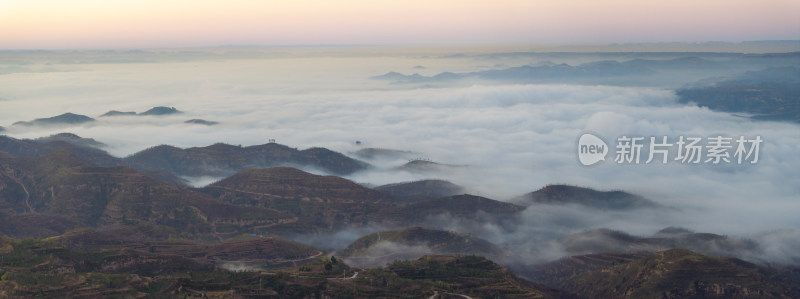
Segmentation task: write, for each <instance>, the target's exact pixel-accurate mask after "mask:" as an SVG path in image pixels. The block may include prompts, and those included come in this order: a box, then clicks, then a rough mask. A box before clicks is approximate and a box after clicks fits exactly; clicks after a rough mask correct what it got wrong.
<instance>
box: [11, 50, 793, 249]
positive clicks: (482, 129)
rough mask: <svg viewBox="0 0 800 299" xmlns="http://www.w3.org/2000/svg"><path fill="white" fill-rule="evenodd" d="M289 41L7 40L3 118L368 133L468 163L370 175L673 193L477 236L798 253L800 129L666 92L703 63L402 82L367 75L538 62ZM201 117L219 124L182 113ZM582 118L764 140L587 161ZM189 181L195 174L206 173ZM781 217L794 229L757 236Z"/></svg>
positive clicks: (341, 139)
mask: <svg viewBox="0 0 800 299" xmlns="http://www.w3.org/2000/svg"><path fill="white" fill-rule="evenodd" d="M493 50H496V51H501V50H502V49H500V50H497V49H493ZM292 51H293V50H292V49H276V50H264V51H258V50H241V51H238V52H237V51H233V52H225V51H223V50H218V49H217V50H213V51H212V50H197V51H193V52H191V53H189V52H187V53H177V52H176V51H168V52H164V53H162V54H159V55H156V54H153V53H149V54H148V53H138V54H137V53H135V52H134V53H128V52H118V53H103V54H81V53H71V52H70V53H25V52H20V53H13V55H8V56H7V57H6V58H4V59H2V61H0V68H3V72H2V74H0V107H2V108H0V119H2V122H1V123H0V126H3V127H5V128H6V130H7V131H6V132H5V134H8V135H10V136H13V137H16V138H35V137H41V136H47V135H50V134H53V133H59V132H72V133H75V134H77V135H80V136H82V137H90V138H94V139H97V140H98V141H101V142H103V143H106V144H107V145H108V148H107V150H108V151H109V152H110V153H111V154H113V155H116V156H126V155H129V154H132V153H134V152H136V151H139V150H142V149H145V148H147V147H150V146H154V145H158V144H170V145H175V146H179V147H192V146H206V145H210V144H213V143H216V142H225V143H230V144H242V145H254V144H263V143H267V140H268V139H276V141H277V142H278V143H281V144H286V145H289V146H292V147H298V148H307V147H312V146H320V147H327V148H330V149H332V150H336V151H340V152H343V153H353V152H355V151H357V150H358V149H360V148H366V147H377V148H388V149H400V150H410V151H414V152H418V153H420V158H426V159H431V160H432V161H435V162H439V163H446V164H455V165H468V166H469V167H467V168H463V169H459V170H454V171H448V172H441V173H412V172H404V171H395V170H392V169H391V168H393V167H395V166H398V165H401V164H403V163H405V162H407V160H406V159H405V158H398V159H380V160H370V161H368V162H370V163H373V164H374V165H376V166H377V168H376V169H375V170H372V171H367V172H361V173H357V174H355V175H353V176H351V177H348V178H349V179H351V180H354V181H357V182H361V183H370V184H376V185H380V184H386V183H394V182H401V181H409V180H416V179H423V178H439V179H446V180H450V181H452V182H454V183H456V184H459V185H463V186H466V187H468V188H469V189H470V190H472V192H473V193H475V194H477V195H481V196H485V197H490V198H494V199H498V200H507V199H509V198H512V197H514V196H517V195H521V194H523V193H527V192H531V191H534V190H537V189H539V188H541V187H543V186H545V185H547V184H554V183H565V184H571V185H579V186H585V187H591V188H595V189H599V190H611V189H621V190H625V191H628V192H631V193H635V194H639V195H642V196H645V197H647V198H650V199H652V200H654V201H656V202H658V203H660V204H663V205H666V206H670V207H674V208H676V209H675V210H671V211H669V212H664V213H650V212H643V213H641V212H627V213H622V214H614V213H595V212H593V211H589V210H584V209H580V208H575V209H565V208H551V209H529V210H528V211H526V212H525V215H526V217H528V218H529V219H528V220H527V221H526V222H524V225H525V227H521V228H520V229H518V230H516V231H514V232H510V233H508V232H506V233H498V234H495V236H496V237H495V238H493V239H492V238H489V240H490V241H494V242H511V243H514V242H518V241H519V240H523V239H525V238H531V237H530V236H534V235H536V236H550V234H553V233H554V234H556V235H563V234H567V233H573V232H577V231H581V230H584V229H587V228H603V227H605V228H612V229H619V230H623V231H626V232H629V233H633V234H642V235H645V234H646V235H649V234H652V233H654V232H656V231H657V230H659V229H661V228H664V227H667V226H680V227H686V228H689V229H692V230H695V231H701V232H713V233H718V234H728V235H731V236H743V237H751V238H755V237H757V236H761V237H760V240H762V241H764V242H767V241H770V242H772V243H769V244H777V245H769V246H766V248H768V250H770V252H766V253H764V254H765V255H768V254H773V255H775V256H778V255H779V254H782V255H784V256H785V255H786V254H787V253H786V252H792V251H793V252H795V253H794V254H795V257H796V255H797V254H796V252H800V241H798V234H797V233H796V231H797V229H798V228H800V217H798V216H797V215H798V212H800V184H798V182H800V171H798V169H800V155H798V152H800V128H799V127H798V125H797V124H793V123H784V122H754V121H750V120H748V119H745V118H742V117H739V116H735V115H731V114H728V113H720V112H713V111H710V110H708V109H705V108H698V107H695V106H691V105H683V104H678V103H677V101H676V99H677V97H676V95H675V93H674V92H673V88H674V87H675V86H676V83H675V81H680V80H685V81H686V82H685V83H686V84H688V83H692V82H694V81H696V80H697V79H700V78H704V77H706V74H703V73H702V72H700V74H693V75H691V76H687V77H686V78H685V79H684V78H680V77H678V78H675V77H672V80H674V81H673V82H669V83H664V82H661V81H659V80H656V79H654V80H653V82H650V84H647V86H641V84H637V85H636V86H630V85H627V84H626V85H625V86H612V85H608V84H606V85H602V86H600V85H573V84H555V83H549V84H525V83H518V82H517V83H504V82H502V81H493V82H479V81H477V82H458V83H457V84H456V83H453V84H430V85H429V84H397V83H393V82H389V81H381V80H375V79H370V77H372V76H376V75H382V74H385V73H387V72H390V71H397V72H400V73H403V74H412V73H420V74H422V75H425V76H432V75H436V74H438V73H441V72H456V73H464V72H475V71H481V70H486V69H501V68H504V67H514V66H520V65H529V64H536V63H540V62H542V61H539V60H536V59H538V58H536V56H530V55H529V56H524V55H523V56H513V55H512V56H499V57H494V56H481V57H474V56H471V55H464V56H462V55H458V56H446V55H447V54H455V53H471V52H469V50H464V51H462V52H458V51H457V50H454V49H450V50H449V51H452V52H447V51H445V50H442V49H438V50H436V51H432V52H431V53H424V52H422V51H421V50H419V49H417V51H416V52H411V53H412V54H405V52H403V51H400V50H396V49H391V48H388V49H387V48H374V49H373V48H368V49H364V48H358V49H350V50H348V49H344V48H342V49H319V50H315V49H313V48H312V49H302V50H296V51H295V52H292ZM137 55H141V57H140V56H137ZM602 59H608V58H606V57H603V58H602ZM615 59H618V60H624V58H615ZM591 60H601V58H599V57H593V56H592V54H586V55H585V56H580V57H571V58H569V59H563V60H562V61H553V62H555V63H562V62H563V63H569V64H572V65H577V64H580V63H583V62H585V61H591ZM731 69H736V70H737V71H738V70H740V69H741V67H736V68H734V67H731ZM724 72H725V71H719V70H717V71H714V72H709V73H708V75H719V74H720V73H724ZM730 72H733V70H730ZM621 80H622V79H621ZM677 86H680V85H677ZM153 106H174V107H176V108H177V109H179V110H181V111H184V112H185V113H183V114H178V115H170V116H161V117H158V116H120V117H98V116H99V115H100V114H103V113H105V112H106V111H109V110H120V111H136V112H142V111H145V110H147V109H149V108H151V107H153ZM65 112H72V113H76V114H84V115H87V116H90V117H93V118H96V119H97V120H98V121H96V122H92V123H90V124H86V125H78V126H74V127H69V128H20V127H13V126H11V124H12V123H13V122H16V121H27V120H31V119H35V118H41V117H50V116H55V115H58V114H62V113H65ZM196 118H197V119H205V120H209V121H216V122H219V123H220V124H218V125H215V126H203V125H193V124H184V123H183V122H184V121H185V120H188V119H196ZM583 131H592V132H596V133H598V134H599V135H601V136H603V137H604V138H606V140H607V141H609V144H612V146H613V142H614V140H615V138H617V137H618V136H622V135H628V136H642V137H649V136H669V137H670V138H671V139H673V140H674V139H675V138H677V137H678V136H687V137H689V136H694V137H704V138H705V137H710V136H717V135H723V136H734V137H738V136H748V137H752V136H761V138H762V139H763V140H764V143H763V144H761V148H760V157H759V161H758V163H757V164H752V165H751V164H744V165H710V164H701V165H686V164H681V163H674V162H673V163H668V164H666V165H662V164H660V163H651V164H647V165H644V164H642V165H617V164H615V163H614V162H613V161H612V160H613V154H612V159H610V160H607V161H605V162H601V163H600V164H599V165H597V166H594V167H584V166H581V165H580V164H579V163H578V161H577V157H576V153H575V151H576V140H577V138H578V136H579V134H580V133H581V132H583ZM356 141H360V143H361V144H360V145H356ZM612 150H613V148H612ZM645 158H646V157H645ZM201 179H202V182H201V183H210V182H213V180H214V178H201ZM448 228H453V229H457V228H458V225H457V224H453V225H451V227H448ZM782 229H789V230H790V232H789V233H784V234H780V235H779V236H776V234H764V233H763V232H770V231H771V232H774V231H780V230H782ZM485 230H490V228H485ZM784 232H785V231H784ZM364 233H366V232H364ZM485 235H486V236H491V235H492V233H489V232H487V233H485ZM357 236H358V235H354V236H348V239H352V238H354V237H357ZM537 238H538V237H532V238H531V239H537ZM543 238H544V237H543ZM775 260H779V259H777V258H776V259H775Z"/></svg>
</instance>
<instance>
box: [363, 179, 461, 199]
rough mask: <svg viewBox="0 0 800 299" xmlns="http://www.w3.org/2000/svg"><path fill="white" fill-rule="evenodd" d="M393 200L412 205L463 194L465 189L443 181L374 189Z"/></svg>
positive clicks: (400, 184)
mask: <svg viewBox="0 0 800 299" xmlns="http://www.w3.org/2000/svg"><path fill="white" fill-rule="evenodd" d="M374 189H375V190H378V191H379V192H381V193H383V194H386V195H389V196H391V197H392V198H394V201H395V202H397V203H414V202H420V201H426V200H431V199H436V198H440V197H445V196H453V195H458V194H463V193H464V191H465V189H464V187H461V186H459V185H456V184H453V183H451V182H448V181H443V180H421V181H414V182H406V183H395V184H388V185H382V186H378V187H375V188H374Z"/></svg>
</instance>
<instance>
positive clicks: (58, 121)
mask: <svg viewBox="0 0 800 299" xmlns="http://www.w3.org/2000/svg"><path fill="white" fill-rule="evenodd" d="M93 121H94V118H91V117H88V116H86V115H80V114H75V113H71V112H67V113H64V114H61V115H57V116H53V117H47V118H37V119H34V120H32V121H18V122H15V123H14V124H13V125H14V126H26V127H30V126H54V125H65V124H68V125H75V124H82V123H87V122H93Z"/></svg>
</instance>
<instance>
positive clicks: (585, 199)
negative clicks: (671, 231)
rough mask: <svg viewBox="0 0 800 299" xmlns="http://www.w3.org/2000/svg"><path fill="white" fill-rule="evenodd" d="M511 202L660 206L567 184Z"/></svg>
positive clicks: (612, 207) (627, 195)
mask: <svg viewBox="0 0 800 299" xmlns="http://www.w3.org/2000/svg"><path fill="white" fill-rule="evenodd" d="M512 202H515V203H519V204H522V205H533V204H549V205H567V204H578V205H583V206H587V207H593V208H598V209H606V210H627V209H637V208H659V207H662V206H661V205H659V204H658V203H656V202H654V201H652V200H649V199H647V198H644V197H641V196H639V195H635V194H631V193H628V192H624V191H597V190H593V189H589V188H583V187H576V186H569V185H548V186H546V187H544V188H541V189H539V190H537V191H534V192H531V193H528V194H525V195H523V196H520V197H517V198H515V199H512Z"/></svg>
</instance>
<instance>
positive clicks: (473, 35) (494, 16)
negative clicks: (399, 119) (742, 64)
mask: <svg viewBox="0 0 800 299" xmlns="http://www.w3.org/2000/svg"><path fill="white" fill-rule="evenodd" d="M799 20H800V1H797V0H760V1H753V0H723V1H720V0H709V1H703V0H694V1H685V0H673V1H641V0H639V1H622V0H611V1H598V0H542V1H536V0H528V1H522V0H495V1H471V0H459V1H455V0H444V1H431V0H428V1H422V0H406V1H388V0H345V1H311V0H292V1H285V0H226V1H217V0H158V1H156V0H73V1H63V0H0V49H37V48H45V49H48V48H130V47H184V46H185V47H192V46H213V45H229V44H239V45H309V44H486V43H505V44H525V43H609V42H670V41H708V40H721V41H743V40H774V39H800V21H799Z"/></svg>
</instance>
